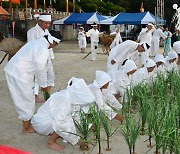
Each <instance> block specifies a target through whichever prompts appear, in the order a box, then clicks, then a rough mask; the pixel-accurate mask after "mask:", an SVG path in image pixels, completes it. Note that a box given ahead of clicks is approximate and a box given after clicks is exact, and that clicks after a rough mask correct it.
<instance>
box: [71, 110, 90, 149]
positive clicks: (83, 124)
mask: <svg viewBox="0 0 180 154" xmlns="http://www.w3.org/2000/svg"><path fill="white" fill-rule="evenodd" d="M79 115H80V121H77V120H75V119H74V123H75V125H76V128H77V129H78V131H79V133H80V135H78V136H80V142H81V143H80V149H81V150H84V151H87V150H89V146H88V142H89V141H88V137H89V135H90V133H91V131H90V129H91V128H90V127H89V125H90V123H89V119H88V116H87V115H86V114H85V113H84V112H83V111H82V110H80V111H79Z"/></svg>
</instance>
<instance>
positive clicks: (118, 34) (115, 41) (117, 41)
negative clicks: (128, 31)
mask: <svg viewBox="0 0 180 154" xmlns="http://www.w3.org/2000/svg"><path fill="white" fill-rule="evenodd" d="M110 35H116V36H115V38H114V40H113V42H112V43H111V45H110V48H111V49H112V48H114V47H115V46H117V45H118V44H120V43H122V42H123V41H122V38H121V34H120V32H112V33H110Z"/></svg>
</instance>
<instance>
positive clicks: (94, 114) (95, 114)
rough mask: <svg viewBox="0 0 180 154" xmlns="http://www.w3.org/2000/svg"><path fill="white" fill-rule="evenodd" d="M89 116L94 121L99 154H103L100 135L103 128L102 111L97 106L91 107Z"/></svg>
mask: <svg viewBox="0 0 180 154" xmlns="http://www.w3.org/2000/svg"><path fill="white" fill-rule="evenodd" d="M89 115H90V116H91V119H92V124H93V127H94V133H95V136H96V140H97V141H98V148H99V152H98V153H99V154H101V133H100V127H101V121H100V111H99V108H98V107H96V106H95V105H92V106H90V109H89Z"/></svg>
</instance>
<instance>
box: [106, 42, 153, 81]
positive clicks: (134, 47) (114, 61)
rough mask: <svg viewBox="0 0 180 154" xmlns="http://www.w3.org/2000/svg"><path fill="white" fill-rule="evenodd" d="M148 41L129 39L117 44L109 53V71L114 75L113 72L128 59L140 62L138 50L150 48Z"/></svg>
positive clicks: (142, 50)
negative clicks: (141, 41)
mask: <svg viewBox="0 0 180 154" xmlns="http://www.w3.org/2000/svg"><path fill="white" fill-rule="evenodd" d="M149 47H150V46H149V45H148V44H147V43H137V42H135V41H131V40H127V41H124V42H123V43H121V44H119V45H117V46H115V47H114V48H113V49H112V50H111V52H110V53H109V57H108V60H107V73H108V74H109V75H110V77H111V78H112V77H113V73H114V72H115V71H117V70H118V69H120V68H121V66H122V64H123V62H124V61H125V60H126V59H130V58H131V59H133V60H134V61H135V63H136V64H137V63H138V52H144V51H146V50H147V49H149Z"/></svg>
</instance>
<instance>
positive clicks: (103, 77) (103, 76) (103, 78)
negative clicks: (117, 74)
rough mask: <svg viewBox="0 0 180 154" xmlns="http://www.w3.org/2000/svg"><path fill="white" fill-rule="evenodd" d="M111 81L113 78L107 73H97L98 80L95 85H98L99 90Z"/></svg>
mask: <svg viewBox="0 0 180 154" xmlns="http://www.w3.org/2000/svg"><path fill="white" fill-rule="evenodd" d="M111 80H112V79H111V77H110V76H109V75H108V74H107V73H106V72H103V71H96V80H95V81H94V83H97V84H98V85H99V88H101V87H102V86H104V85H105V84H106V83H108V82H110V81H111Z"/></svg>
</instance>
